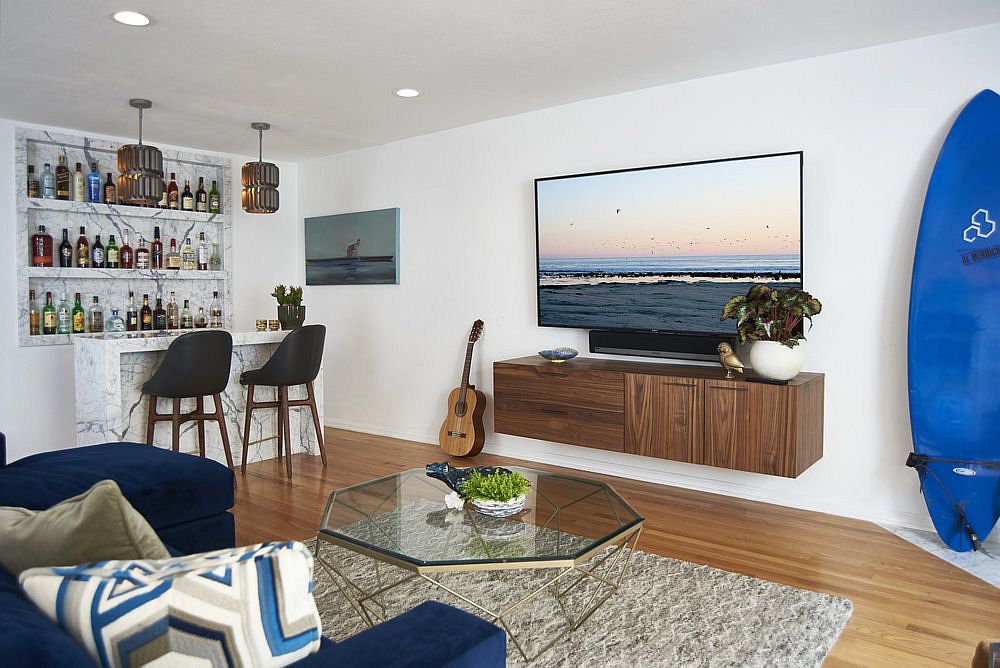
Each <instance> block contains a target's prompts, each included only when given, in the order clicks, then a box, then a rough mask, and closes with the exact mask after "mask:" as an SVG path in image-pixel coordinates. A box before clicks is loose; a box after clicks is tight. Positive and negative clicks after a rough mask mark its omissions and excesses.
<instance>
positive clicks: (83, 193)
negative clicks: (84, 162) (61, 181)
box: [73, 163, 87, 202]
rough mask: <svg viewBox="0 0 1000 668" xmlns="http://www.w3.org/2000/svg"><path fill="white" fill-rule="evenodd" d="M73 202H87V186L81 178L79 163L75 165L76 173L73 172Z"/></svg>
mask: <svg viewBox="0 0 1000 668" xmlns="http://www.w3.org/2000/svg"><path fill="white" fill-rule="evenodd" d="M73 201H74V202H86V201H87V186H86V181H85V179H84V178H83V172H82V171H80V163H76V171H75V172H73Z"/></svg>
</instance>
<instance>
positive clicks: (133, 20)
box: [111, 11, 149, 26]
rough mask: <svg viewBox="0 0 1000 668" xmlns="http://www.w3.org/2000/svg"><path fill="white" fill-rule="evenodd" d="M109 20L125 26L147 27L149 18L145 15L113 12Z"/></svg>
mask: <svg viewBox="0 0 1000 668" xmlns="http://www.w3.org/2000/svg"><path fill="white" fill-rule="evenodd" d="M111 18H113V19H114V20H115V21H118V23H124V24H125V25H127V26H148V25H149V17H148V16H146V15H145V14H140V13H139V12H130V11H122V12H115V13H114V14H113V15H112V16H111Z"/></svg>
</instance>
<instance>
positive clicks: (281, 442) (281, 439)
mask: <svg viewBox="0 0 1000 668" xmlns="http://www.w3.org/2000/svg"><path fill="white" fill-rule="evenodd" d="M274 394H275V397H276V398H277V400H278V406H277V407H276V408H275V409H274V415H275V416H274V422H275V424H277V425H278V448H277V452H278V461H279V462H280V461H281V458H282V456H283V454H282V451H283V448H284V444H285V429H284V427H283V426H282V425H284V424H285V423H284V422H283V421H282V420H281V388H280V387H276V388H274Z"/></svg>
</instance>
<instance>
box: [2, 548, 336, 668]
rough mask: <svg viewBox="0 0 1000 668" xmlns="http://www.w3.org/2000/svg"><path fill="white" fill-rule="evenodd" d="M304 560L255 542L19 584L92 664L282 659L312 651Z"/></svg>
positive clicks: (45, 573)
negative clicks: (88, 657)
mask: <svg viewBox="0 0 1000 668" xmlns="http://www.w3.org/2000/svg"><path fill="white" fill-rule="evenodd" d="M312 573H313V557H312V554H310V552H309V549H308V548H307V547H306V546H305V545H303V544H302V543H295V542H287V543H265V544H263V545H253V546H251V547H239V548H234V549H231V550H219V551H216V552H206V553H204V554H196V555H191V556H188V557H178V558H175V559H161V560H156V561H101V562H97V563H94V564H88V565H83V566H71V567H66V568H32V569H29V570H27V571H24V572H23V573H22V574H21V577H20V582H21V587H22V588H23V589H24V591H25V592H26V593H27V594H28V596H29V597H30V598H31V600H32V601H34V603H35V605H37V606H38V607H39V608H41V609H42V610H43V611H44V612H45V613H46V614H47V615H48V616H49V617H51V618H52V620H53V621H55V622H56V623H57V624H59V625H60V626H61V627H62V628H63V629H65V630H66V631H67V632H68V633H70V634H71V635H72V636H73V637H74V638H75V639H76V640H77V642H79V643H80V644H81V645H83V646H84V647H85V648H86V649H87V651H88V652H89V653H90V655H91V657H93V658H94V660H95V661H96V662H97V663H98V664H99V665H101V666H116V667H117V666H142V665H145V664H147V663H150V662H152V661H156V662H157V664H156V665H157V666H175V665H176V666H184V665H192V664H193V663H197V665H211V666H213V667H214V666H286V665H288V664H290V663H294V662H295V661H298V660H299V659H302V658H303V657H305V656H307V655H309V654H311V653H313V652H315V651H316V650H317V649H319V641H320V619H319V613H318V612H317V611H316V603H315V601H314V600H313V596H312Z"/></svg>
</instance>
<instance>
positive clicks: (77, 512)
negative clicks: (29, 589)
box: [0, 480, 170, 575]
mask: <svg viewBox="0 0 1000 668" xmlns="http://www.w3.org/2000/svg"><path fill="white" fill-rule="evenodd" d="M169 556H170V553H169V552H167V548H165V547H164V546H163V543H162V542H161V541H160V539H159V537H158V536H157V535H156V532H155V531H153V527H151V526H149V522H147V521H146V518H144V517H143V516H142V515H140V514H139V512H138V511H137V510H136V509H135V508H133V507H132V504H130V503H129V502H128V500H126V499H125V497H124V496H122V492H121V490H120V489H118V485H117V484H116V483H115V482H114V481H113V480H102V481H101V482H99V483H97V484H96V485H94V486H93V487H91V488H90V489H88V490H87V491H86V492H84V493H83V494H81V495H79V496H74V497H73V498H71V499H66V500H65V501H62V502H60V503H57V504H56V505H54V506H52V507H51V508H48V509H47V510H38V511H35V510H27V509H25V508H11V507H4V506H0V564H3V566H4V568H6V569H7V570H8V571H10V572H11V573H13V574H14V575H18V574H20V573H21V571H24V570H27V569H29V568H37V567H43V566H75V565H77V564H88V563H93V562H95V561H105V560H108V559H166V558H168V557H169Z"/></svg>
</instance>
